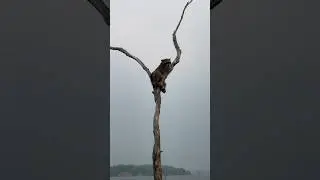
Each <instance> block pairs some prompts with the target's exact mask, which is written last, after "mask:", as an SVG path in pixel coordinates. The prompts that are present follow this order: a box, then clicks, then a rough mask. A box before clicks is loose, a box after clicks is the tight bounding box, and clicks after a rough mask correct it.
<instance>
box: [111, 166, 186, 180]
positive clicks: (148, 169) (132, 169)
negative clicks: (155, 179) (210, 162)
mask: <svg viewBox="0 0 320 180" xmlns="http://www.w3.org/2000/svg"><path fill="white" fill-rule="evenodd" d="M162 170H163V174H166V175H191V172H190V171H187V170H185V169H183V168H175V167H172V166H162ZM121 174H126V175H131V176H153V168H152V165H148V164H146V165H123V164H120V165H116V166H111V167H110V176H111V177H115V176H119V175H121Z"/></svg>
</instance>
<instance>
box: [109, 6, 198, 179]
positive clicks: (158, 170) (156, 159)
mask: <svg viewBox="0 0 320 180" xmlns="http://www.w3.org/2000/svg"><path fill="white" fill-rule="evenodd" d="M191 2H192V0H191V1H189V2H187V4H186V5H185V6H184V8H183V11H182V15H181V17H180V20H179V23H178V25H177V27H176V28H175V30H174V31H173V34H172V39H173V45H174V47H175V49H176V51H177V55H176V57H175V59H174V61H173V62H172V63H171V68H170V72H171V71H172V70H173V68H174V66H175V65H177V64H178V63H179V62H180V57H181V49H180V47H179V45H178V42H177V37H176V33H177V31H178V28H179V27H180V24H181V21H182V19H183V16H184V12H185V10H186V8H187V7H188V5H189V4H190V3H191ZM110 50H116V51H120V52H122V53H123V54H125V55H126V56H128V57H130V58H132V59H134V60H135V61H137V63H138V64H140V66H141V67H142V69H143V70H144V71H146V73H147V74H148V76H149V78H151V72H150V70H149V69H148V68H147V67H146V66H145V65H144V63H143V62H142V61H141V60H140V59H139V58H137V57H135V56H133V55H131V54H130V53H129V52H128V51H127V50H125V49H123V48H121V47H110ZM150 80H151V79H150ZM153 92H154V93H153V94H154V101H155V104H156V107H155V112H154V117H153V136H154V146H153V151H152V161H153V176H154V180H162V166H161V144H160V127H159V121H160V109H161V91H160V89H159V88H157V89H154V90H153Z"/></svg>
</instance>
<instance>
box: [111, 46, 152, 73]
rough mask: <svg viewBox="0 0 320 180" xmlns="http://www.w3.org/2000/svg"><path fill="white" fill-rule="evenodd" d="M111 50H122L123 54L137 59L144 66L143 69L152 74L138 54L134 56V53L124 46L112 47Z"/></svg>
mask: <svg viewBox="0 0 320 180" xmlns="http://www.w3.org/2000/svg"><path fill="white" fill-rule="evenodd" d="M110 49H111V50H115V51H120V52H122V53H123V54H125V55H126V56H128V57H130V58H132V59H134V60H135V61H137V63H138V64H140V66H141V67H142V69H143V70H144V71H146V73H147V74H148V76H149V77H150V76H151V72H150V70H149V69H148V68H147V66H146V65H144V63H143V62H142V61H141V60H140V59H139V58H137V57H136V56H133V55H132V54H130V53H129V52H128V51H127V50H125V49H123V48H122V47H112V46H111V47H110Z"/></svg>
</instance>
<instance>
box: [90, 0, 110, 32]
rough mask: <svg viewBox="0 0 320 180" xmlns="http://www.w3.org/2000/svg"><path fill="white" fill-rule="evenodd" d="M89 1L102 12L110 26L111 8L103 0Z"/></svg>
mask: <svg viewBox="0 0 320 180" xmlns="http://www.w3.org/2000/svg"><path fill="white" fill-rule="evenodd" d="M88 2H89V3H90V4H91V5H92V6H93V7H94V8H95V9H96V10H97V11H98V12H99V13H100V14H101V16H102V17H103V20H104V22H105V23H106V24H107V25H108V26H110V9H109V7H108V6H107V5H106V4H105V3H104V2H103V0H88Z"/></svg>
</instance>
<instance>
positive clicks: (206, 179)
mask: <svg viewBox="0 0 320 180" xmlns="http://www.w3.org/2000/svg"><path fill="white" fill-rule="evenodd" d="M162 179H163V180H210V176H167V177H166V178H165V177H162ZM110 180H153V177H152V176H135V177H112V178H110Z"/></svg>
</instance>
